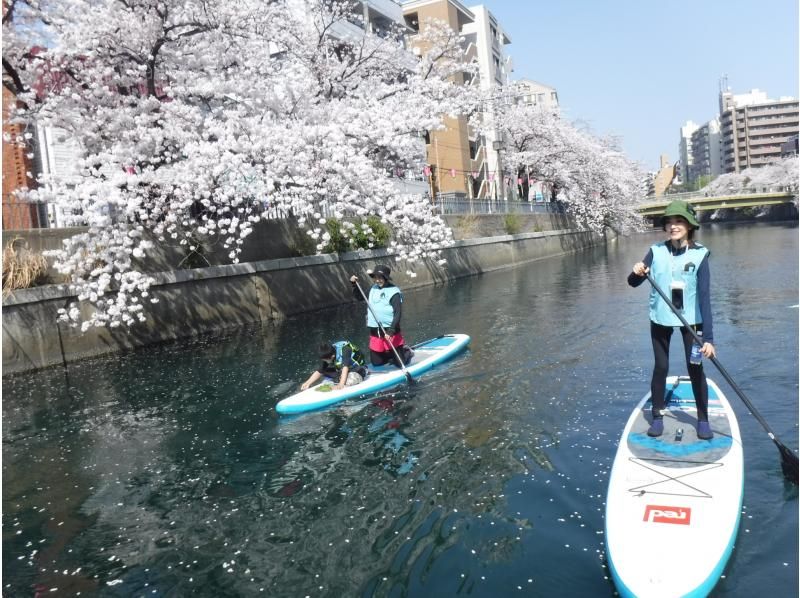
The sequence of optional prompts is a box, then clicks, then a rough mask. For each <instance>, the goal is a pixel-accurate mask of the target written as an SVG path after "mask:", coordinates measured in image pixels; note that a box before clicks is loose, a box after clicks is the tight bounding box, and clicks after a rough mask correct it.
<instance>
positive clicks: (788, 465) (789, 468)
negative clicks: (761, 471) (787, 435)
mask: <svg viewBox="0 0 800 598" xmlns="http://www.w3.org/2000/svg"><path fill="white" fill-rule="evenodd" d="M776 444H777V446H778V450H779V451H780V452H781V469H782V470H783V475H784V477H785V478H786V479H787V480H789V481H790V482H791V483H792V484H794V485H795V486H797V472H798V462H797V455H795V454H794V453H793V452H792V451H791V450H789V448H788V447H786V446H784V445H783V444H780V443H776Z"/></svg>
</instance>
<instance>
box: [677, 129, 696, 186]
mask: <svg viewBox="0 0 800 598" xmlns="http://www.w3.org/2000/svg"><path fill="white" fill-rule="evenodd" d="M698 128H699V126H698V125H697V123H694V122H692V121H690V120H687V121H686V124H685V125H683V126H682V127H681V138H680V141H679V142H678V163H679V165H680V177H681V181H684V182H688V181H689V180H690V178H689V177H690V170H691V167H692V134H693V133H694V132H695V131H696V130H697V129H698Z"/></svg>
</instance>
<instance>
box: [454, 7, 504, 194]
mask: <svg viewBox="0 0 800 598" xmlns="http://www.w3.org/2000/svg"><path fill="white" fill-rule="evenodd" d="M469 11H470V12H471V13H472V14H473V16H474V20H473V21H472V22H471V23H466V24H465V25H464V27H463V30H462V34H463V35H464V38H465V42H466V43H467V44H474V45H475V48H476V51H477V62H478V67H479V71H478V81H479V85H480V88H481V89H482V90H483V91H486V92H490V93H491V94H492V95H493V96H497V97H498V98H499V97H502V96H503V93H504V88H506V87H507V86H508V84H509V81H510V77H511V72H512V70H513V65H512V62H511V57H510V56H506V53H505V46H507V45H508V44H510V43H511V38H510V37H509V36H508V34H507V33H506V32H505V31H504V30H503V28H502V27H501V26H500V24H499V23H498V22H497V19H496V18H495V17H494V15H493V14H492V13H491V12H489V9H487V8H486V7H485V6H483V5H478V6H470V7H469ZM485 117H486V118H487V119H490V118H491V116H490V115H489V114H488V113H486V114H485ZM486 125H487V127H486V133H485V136H484V139H483V143H484V145H485V150H486V152H485V155H486V166H485V172H486V173H487V174H488V176H487V177H485V178H484V179H483V180H482V181H481V187H482V189H479V190H478V193H477V196H478V197H492V198H495V199H507V198H508V188H507V187H506V186H505V184H504V177H503V164H502V154H501V152H502V147H501V146H502V143H501V139H500V136H499V135H498V134H497V132H496V131H495V130H494V129H493V128H492V124H491V121H490V120H487V122H486ZM472 136H473V135H471V137H472Z"/></svg>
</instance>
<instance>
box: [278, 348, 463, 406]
mask: <svg viewBox="0 0 800 598" xmlns="http://www.w3.org/2000/svg"><path fill="white" fill-rule="evenodd" d="M469 341H470V338H469V336H468V335H466V334H445V335H443V336H440V337H437V338H433V339H430V340H427V341H424V342H422V343H418V344H416V345H414V346H413V347H412V348H413V349H414V357H413V358H412V359H411V362H410V363H408V364H407V365H406V370H407V371H408V373H409V374H411V376H412V378H417V377H418V376H419V375H420V374H423V373H424V372H427V371H428V370H429V369H431V368H432V367H434V366H436V365H438V364H440V363H442V362H444V361H447V360H448V359H450V358H452V357H453V356H455V355H457V354H458V353H460V352H461V351H463V350H464V349H466V348H467V345H469ZM368 369H369V375H368V376H367V377H366V379H365V380H364V381H363V382H361V383H360V384H356V385H354V386H345V387H344V388H343V389H342V390H334V389H333V384H332V383H331V381H330V380H326V381H323V382H320V383H319V384H317V385H315V386H312V387H311V388H308V389H306V390H304V391H301V392H298V393H297V394H294V395H292V396H290V397H287V398H285V399H283V400H282V401H279V402H278V404H277V405H276V407H275V410H276V411H277V412H278V413H281V414H290V413H303V412H305V411H312V410H314V409H321V408H323V407H328V406H329V405H333V404H335V403H339V402H341V401H344V400H346V399H351V398H354V397H361V396H364V395H368V394H372V393H375V392H378V391H380V390H385V389H387V388H391V387H393V386H398V385H399V384H403V383H404V382H406V375H405V374H404V373H403V370H401V369H399V368H397V367H395V366H393V365H386V366H380V367H375V366H368Z"/></svg>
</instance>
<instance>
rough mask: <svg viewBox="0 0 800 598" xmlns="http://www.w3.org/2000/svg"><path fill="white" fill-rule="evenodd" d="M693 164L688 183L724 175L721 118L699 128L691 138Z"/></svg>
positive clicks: (690, 166) (690, 168)
mask: <svg viewBox="0 0 800 598" xmlns="http://www.w3.org/2000/svg"><path fill="white" fill-rule="evenodd" d="M691 150H692V152H691V164H690V165H689V174H688V178H687V179H684V180H687V181H696V180H697V179H699V178H700V177H702V176H712V177H716V176H717V175H720V174H722V137H721V135H720V125H719V118H713V119H711V120H710V121H708V122H707V123H705V124H704V125H701V126H700V127H698V128H697V129H696V130H695V131H694V132H693V133H692V138H691Z"/></svg>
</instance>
